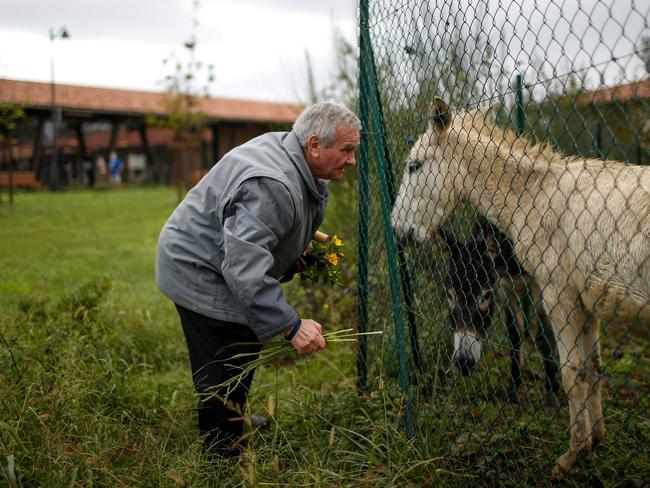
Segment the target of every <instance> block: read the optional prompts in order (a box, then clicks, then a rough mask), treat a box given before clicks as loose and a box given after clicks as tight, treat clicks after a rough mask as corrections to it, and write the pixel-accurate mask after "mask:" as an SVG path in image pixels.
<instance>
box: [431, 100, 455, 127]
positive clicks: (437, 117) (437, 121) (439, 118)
mask: <svg viewBox="0 0 650 488" xmlns="http://www.w3.org/2000/svg"><path fill="white" fill-rule="evenodd" d="M431 124H432V125H433V128H434V129H435V130H436V131H437V132H444V131H445V130H447V129H448V128H449V126H450V125H451V114H450V113H449V107H448V106H447V104H446V103H445V102H443V100H442V98H440V97H437V96H436V97H433V105H432V106H431Z"/></svg>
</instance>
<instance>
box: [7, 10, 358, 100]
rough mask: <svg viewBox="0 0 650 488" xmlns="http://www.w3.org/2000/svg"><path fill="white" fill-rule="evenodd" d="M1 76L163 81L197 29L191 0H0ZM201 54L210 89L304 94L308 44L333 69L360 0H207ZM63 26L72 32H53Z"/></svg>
mask: <svg viewBox="0 0 650 488" xmlns="http://www.w3.org/2000/svg"><path fill="white" fill-rule="evenodd" d="M0 5H1V6H2V9H1V12H2V13H1V14H0V78H16V79H24V80H34V81H45V82H49V81H50V78H51V75H50V57H51V55H53V56H54V68H55V80H56V81H57V82H60V83H69V84H80V85H90V86H105V87H117V88H129V89H142V90H161V89H162V87H161V85H160V84H159V81H160V80H161V79H162V78H163V77H164V76H165V75H166V74H168V73H169V70H168V69H167V68H165V67H164V66H163V64H162V60H163V59H164V58H166V57H167V56H168V55H169V54H170V53H171V52H172V51H174V50H175V51H176V52H178V53H181V52H182V51H183V48H182V44H183V42H184V41H185V40H187V39H188V38H189V37H190V35H191V33H192V0H19V1H14V0H0ZM198 20H199V26H198V30H197V41H198V42H197V59H199V60H201V61H203V62H205V63H213V64H214V65H215V75H216V80H215V82H214V83H213V84H212V85H211V87H210V93H211V95H213V96H220V97H235V98H249V99H265V100H277V101H293V102H296V101H303V100H301V99H300V98H301V96H304V93H305V92H306V77H307V76H306V62H305V51H306V50H307V51H308V52H309V55H310V57H311V60H312V63H313V65H314V70H315V73H316V77H317V80H320V82H321V83H324V82H325V81H326V80H327V79H328V77H329V75H330V74H331V73H332V72H333V70H334V53H333V42H332V31H333V28H334V27H335V26H336V27H337V28H338V29H339V30H340V31H341V32H342V33H343V34H344V35H345V36H346V37H347V38H348V39H350V40H352V41H353V40H354V39H355V37H356V0H318V1H310V0H202V1H201V2H200V8H199V10H198ZM64 25H65V26H66V27H67V29H68V31H69V32H70V36H71V38H70V39H69V40H60V39H57V40H55V41H54V43H51V42H50V40H49V30H50V29H51V28H52V29H54V30H58V29H59V28H60V27H61V26H64Z"/></svg>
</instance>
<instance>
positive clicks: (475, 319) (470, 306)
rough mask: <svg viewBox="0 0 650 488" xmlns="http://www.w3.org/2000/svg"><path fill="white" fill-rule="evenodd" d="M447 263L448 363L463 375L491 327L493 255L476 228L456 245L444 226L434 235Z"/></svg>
mask: <svg viewBox="0 0 650 488" xmlns="http://www.w3.org/2000/svg"><path fill="white" fill-rule="evenodd" d="M437 238H438V243H439V244H440V247H441V249H442V254H443V256H444V257H445V260H446V262H447V280H446V285H447V301H448V302H449V317H450V320H451V325H452V327H453V329H454V353H453V355H452V357H451V361H452V363H454V365H455V366H456V367H457V368H458V369H459V370H460V372H461V373H462V374H463V375H465V376H467V375H469V374H470V373H471V372H472V370H473V369H474V366H475V365H476V363H477V362H478V360H479V359H480V358H481V342H482V341H483V340H484V339H485V337H486V334H487V330H488V329H489V327H490V326H491V325H492V311H493V309H494V292H493V289H492V286H493V284H494V279H495V275H494V274H493V269H494V264H493V256H492V254H491V253H490V249H489V248H490V246H488V243H487V242H486V240H485V238H484V237H483V233H482V232H481V228H480V226H475V227H474V233H473V235H472V238H471V239H470V240H469V242H468V243H467V244H461V243H459V242H458V241H457V240H456V238H455V237H454V234H453V233H452V232H451V230H449V229H448V228H447V227H441V228H440V229H439V230H438V234H437Z"/></svg>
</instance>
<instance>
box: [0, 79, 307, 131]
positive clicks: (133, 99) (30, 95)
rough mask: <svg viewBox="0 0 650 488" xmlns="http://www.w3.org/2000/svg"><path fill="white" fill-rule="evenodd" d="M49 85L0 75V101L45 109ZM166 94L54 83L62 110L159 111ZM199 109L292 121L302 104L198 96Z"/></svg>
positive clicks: (211, 114)
mask: <svg viewBox="0 0 650 488" xmlns="http://www.w3.org/2000/svg"><path fill="white" fill-rule="evenodd" d="M51 97H52V95H51V85H50V84H49V83H40V82H33V81H19V80H8V79H0V103H16V104H19V105H23V106H26V107H32V108H43V109H48V108H49V107H50V106H51V103H52V98H51ZM165 97H166V94H164V93H157V92H147V91H133V90H118V89H113V88H97V87H89V86H75V85H62V84H57V85H56V105H57V106H58V107H62V108H63V109H64V110H79V111H90V112H94V113H106V114H124V115H145V114H163V113H164V112H165V109H164V101H165ZM199 100H200V102H199V108H200V110H201V111H202V112H203V113H204V114H206V115H207V117H208V118H210V119H213V120H230V121H243V122H293V121H294V120H295V119H296V117H297V116H298V114H299V113H300V112H301V110H302V109H303V106H301V105H297V104H289V103H275V102H259V101H252V100H238V99H227V98H212V97H210V98H200V99H199Z"/></svg>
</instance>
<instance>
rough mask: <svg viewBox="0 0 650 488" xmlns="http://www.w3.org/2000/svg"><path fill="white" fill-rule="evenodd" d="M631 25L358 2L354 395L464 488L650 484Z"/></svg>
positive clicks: (649, 158)
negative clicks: (392, 410)
mask: <svg viewBox="0 0 650 488" xmlns="http://www.w3.org/2000/svg"><path fill="white" fill-rule="evenodd" d="M649 18H650V4H648V2H634V1H625V2H618V1H616V2H615V1H614V0H606V1H605V0H585V1H581V2H569V1H564V2H553V1H550V2H540V1H538V0H516V1H514V2H510V3H508V2H505V3H504V2H500V1H496V0H494V1H493V0H482V1H474V0H461V1H452V0H410V1H407V0H405V1H390V0H361V2H360V15H359V19H360V35H359V40H360V64H361V68H360V80H359V81H360V89H361V92H360V93H361V95H360V100H359V110H360V115H361V118H362V120H363V123H364V131H363V132H362V143H361V150H360V155H359V169H360V171H359V223H358V226H359V228H358V230H359V256H360V259H359V290H358V291H359V310H358V316H359V328H360V329H362V330H364V329H367V330H383V331H384V334H383V335H382V336H381V339H377V338H375V337H376V336H371V337H369V338H368V339H367V340H366V341H364V342H362V343H361V344H360V348H359V360H358V361H359V363H358V366H359V384H360V387H361V388H368V389H373V388H376V387H377V384H378V383H380V384H381V386H382V387H383V388H387V389H389V390H391V391H393V393H394V395H395V397H396V398H401V399H402V402H403V403H402V405H403V413H404V425H405V429H406V432H407V434H408V435H410V436H413V438H414V442H420V443H429V445H430V447H431V449H430V450H432V451H433V452H438V453H439V454H440V456H441V457H440V461H439V463H440V464H441V465H442V466H441V467H442V468H443V469H449V470H453V471H454V472H456V473H464V474H467V475H469V476H472V478H455V479H460V480H462V481H459V482H458V483H459V484H461V485H462V484H465V483H471V484H478V485H487V486H492V485H494V484H512V485H517V486H526V485H547V484H548V485H553V484H556V483H557V481H555V480H556V479H560V478H557V477H556V476H564V477H565V479H568V481H569V482H570V483H572V484H576V485H583V484H587V483H591V484H595V485H598V484H599V483H603V484H605V485H611V486H613V485H618V486H641V485H645V483H647V482H648V480H649V479H650V461H649V460H648V459H650V456H649V453H648V449H649V447H648V446H650V421H649V420H648V412H649V411H650V410H649V409H650V395H649V393H650V348H649V347H648V339H649V335H650V329H649V327H648V326H649V325H650V167H646V166H644V165H647V164H648V163H650V152H649V151H650V147H649V138H650V79H649V77H648V73H649V72H650V28H649V23H648V22H649V21H648V19H649ZM437 97H439V98H437ZM552 471H555V472H554V473H552ZM552 475H555V476H552Z"/></svg>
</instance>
